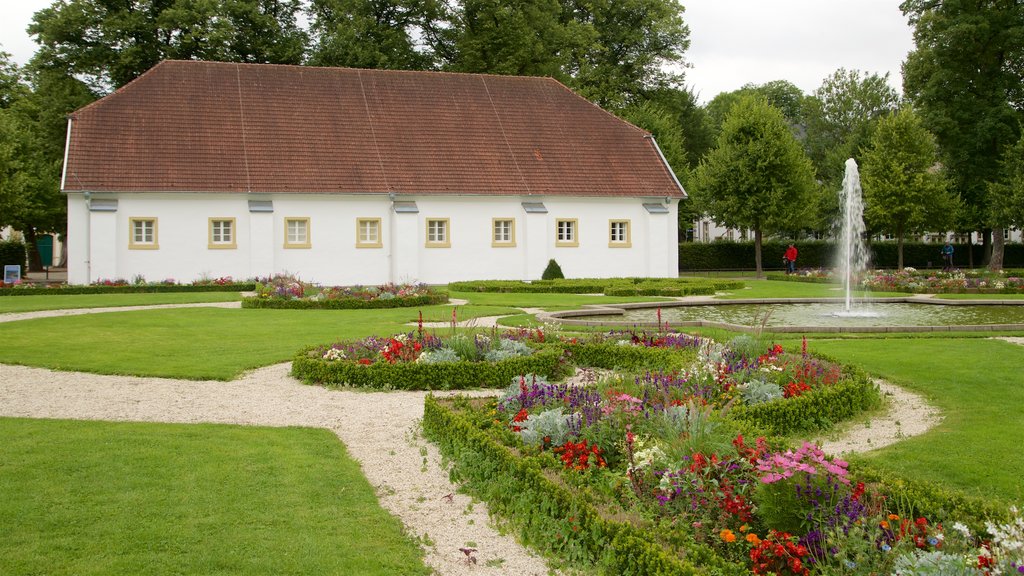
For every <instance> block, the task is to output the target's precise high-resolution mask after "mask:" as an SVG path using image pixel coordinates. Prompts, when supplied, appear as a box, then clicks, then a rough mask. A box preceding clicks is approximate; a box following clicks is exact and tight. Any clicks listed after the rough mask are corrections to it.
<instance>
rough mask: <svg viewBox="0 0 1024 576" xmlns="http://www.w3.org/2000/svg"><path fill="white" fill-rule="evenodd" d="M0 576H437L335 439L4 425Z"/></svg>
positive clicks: (310, 434) (313, 433)
mask: <svg viewBox="0 0 1024 576" xmlns="http://www.w3.org/2000/svg"><path fill="white" fill-rule="evenodd" d="M0 437H2V438H3V439H4V440H3V442H0V494H3V497H2V498H0V534H3V537H2V538H0V574H5V575H29V574H48V575H72V574H74V575H82V576H88V575H100V574H104V575H105V574H147V575H162V574H175V575H178V574H239V575H241V574H245V575H263V574H266V575H271V574H274V575H277V574H338V575H343V574H346V575H347V574H368V575H391V574H429V573H430V570H428V569H427V568H426V566H425V565H424V564H423V561H422V558H421V552H420V550H419V549H418V547H417V546H416V544H415V542H414V541H413V540H412V539H410V538H409V537H408V536H407V535H405V534H404V533H403V531H402V527H401V524H400V523H399V522H398V520H397V519H395V518H394V517H392V516H390V515H388V514H387V513H386V512H385V511H384V510H382V509H381V508H380V506H379V505H378V503H377V498H376V495H375V494H374V492H373V488H372V487H371V486H370V485H369V484H368V483H367V481H366V480H365V479H364V478H363V476H362V474H361V472H360V470H359V465H358V464H357V463H356V462H355V461H353V460H352V459H351V458H350V457H349V456H348V455H347V453H346V451H345V448H344V446H343V445H342V444H341V443H340V442H338V440H337V438H336V437H335V436H334V435H333V434H331V433H330V432H329V431H326V430H315V429H308V428H254V427H241V426H222V425H176V424H138V423H101V422H72V421H60V420H22V419H10V418H6V419H0Z"/></svg>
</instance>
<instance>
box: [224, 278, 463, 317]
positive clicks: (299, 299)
mask: <svg viewBox="0 0 1024 576" xmlns="http://www.w3.org/2000/svg"><path fill="white" fill-rule="evenodd" d="M255 291H256V296H253V297H251V298H243V299H242V308H284V309H299V310H310V309H315V310H353V309H371V308H406V307H413V306H431V305H434V304H444V303H446V302H448V293H447V292H444V291H440V290H436V289H434V288H431V287H430V286H427V285H426V284H382V285H380V286H326V287H325V286H320V285H318V284H312V283H309V282H303V281H301V280H299V279H298V278H296V277H295V276H290V275H287V274H280V275H277V276H274V277H272V278H270V279H268V280H267V281H265V282H258V283H257V284H256V287H255Z"/></svg>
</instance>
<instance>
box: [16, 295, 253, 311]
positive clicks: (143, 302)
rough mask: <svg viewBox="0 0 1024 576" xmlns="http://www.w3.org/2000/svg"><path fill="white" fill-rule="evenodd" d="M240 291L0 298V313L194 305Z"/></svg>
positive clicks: (223, 299)
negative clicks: (155, 305) (156, 305)
mask: <svg viewBox="0 0 1024 576" xmlns="http://www.w3.org/2000/svg"><path fill="white" fill-rule="evenodd" d="M241 300H242V296H241V294H240V293H239V292H159V293H138V294H57V295H49V294H47V295H40V296H19V297H7V298H0V314H10V313H15V312H33V311H37V310H67V309H72V308H110V307H117V306H151V305H154V304H191V303H196V302H239V301H241Z"/></svg>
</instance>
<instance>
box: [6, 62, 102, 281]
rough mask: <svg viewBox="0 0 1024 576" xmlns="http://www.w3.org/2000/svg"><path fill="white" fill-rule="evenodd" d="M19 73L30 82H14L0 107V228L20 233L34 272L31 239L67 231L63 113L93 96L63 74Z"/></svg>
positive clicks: (37, 266)
mask: <svg viewBox="0 0 1024 576" xmlns="http://www.w3.org/2000/svg"><path fill="white" fill-rule="evenodd" d="M19 75H21V71H19ZM25 76H27V79H28V80H30V81H31V82H32V85H31V86H30V85H29V84H27V83H22V84H19V85H18V86H17V88H16V89H15V90H14V92H15V93H16V96H15V97H14V98H13V99H12V100H11V101H10V105H9V106H7V107H5V108H0V226H7V225H10V226H12V227H13V228H15V229H16V230H19V231H21V232H22V233H23V234H24V235H25V240H26V244H27V245H28V246H29V269H30V270H40V269H42V262H41V261H40V260H39V254H38V253H37V252H36V250H35V242H36V237H37V236H38V234H39V233H41V232H55V233H63V232H64V231H65V230H66V229H67V201H66V200H65V198H64V197H63V196H62V195H61V193H60V173H61V163H62V161H63V158H64V140H65V135H66V133H67V120H66V115H67V114H68V113H69V112H71V111H73V110H75V109H76V108H79V107H81V106H82V105H84V104H87V103H88V102H91V101H92V100H93V99H94V98H95V97H94V96H93V95H92V93H91V92H89V91H88V89H86V87H85V86H84V85H83V84H82V83H81V82H79V81H77V80H75V79H73V78H70V77H68V76H67V75H63V74H59V73H56V72H53V71H48V70H46V71H33V70H29V71H28V73H27V74H25Z"/></svg>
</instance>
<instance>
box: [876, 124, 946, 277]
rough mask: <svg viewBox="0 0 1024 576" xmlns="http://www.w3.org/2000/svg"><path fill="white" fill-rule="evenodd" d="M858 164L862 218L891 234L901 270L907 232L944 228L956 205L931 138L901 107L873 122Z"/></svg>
mask: <svg viewBox="0 0 1024 576" xmlns="http://www.w3.org/2000/svg"><path fill="white" fill-rule="evenodd" d="M863 164H864V166H863V176H864V177H863V179H862V184H863V187H864V204H865V210H864V216H865V220H866V221H867V222H868V224H869V225H870V226H871V228H874V229H878V230H884V231H887V232H890V233H892V234H893V235H895V236H896V241H897V245H898V247H897V254H898V256H897V267H898V268H899V269H900V270H902V269H903V240H904V238H905V237H906V236H907V234H921V233H924V232H926V231H928V230H933V231H934V230H946V229H947V226H949V225H950V224H951V223H952V221H953V217H954V215H955V212H956V208H957V205H956V200H955V198H954V197H953V196H952V195H951V194H949V192H947V190H946V182H945V180H944V178H943V176H942V174H941V173H940V171H939V168H938V148H937V147H936V145H935V138H934V137H933V136H932V135H931V134H930V133H929V132H928V130H926V129H925V127H924V125H923V124H922V123H921V118H920V117H918V115H917V114H915V113H914V111H913V110H911V109H910V108H904V109H902V110H900V111H899V112H898V113H896V114H894V115H892V116H890V117H889V118H886V119H883V120H882V121H881V122H879V124H878V128H877V129H876V130H875V134H874V136H873V137H872V139H871V146H870V147H869V148H868V149H867V150H866V151H865V153H864V162H863Z"/></svg>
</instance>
